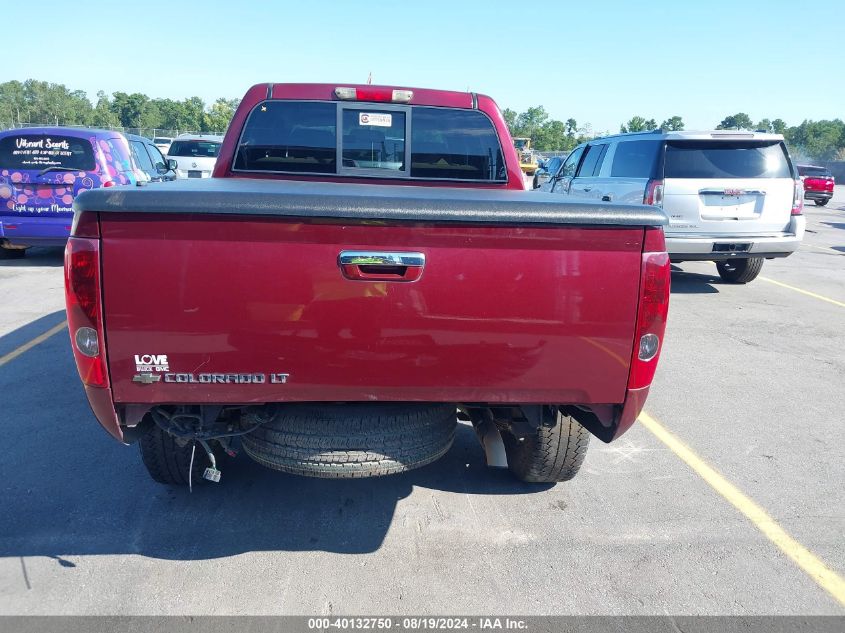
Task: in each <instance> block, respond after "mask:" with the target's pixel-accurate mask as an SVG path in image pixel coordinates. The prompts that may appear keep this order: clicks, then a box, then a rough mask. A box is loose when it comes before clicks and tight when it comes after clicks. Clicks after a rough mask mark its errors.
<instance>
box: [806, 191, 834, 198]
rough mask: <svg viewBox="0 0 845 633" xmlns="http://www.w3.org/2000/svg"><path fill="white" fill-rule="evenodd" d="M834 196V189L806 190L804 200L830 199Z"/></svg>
mask: <svg viewBox="0 0 845 633" xmlns="http://www.w3.org/2000/svg"><path fill="white" fill-rule="evenodd" d="M832 197H833V192H832V191H805V192H804V200H830V199H831V198H832Z"/></svg>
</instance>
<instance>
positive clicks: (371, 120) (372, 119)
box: [358, 112, 393, 127]
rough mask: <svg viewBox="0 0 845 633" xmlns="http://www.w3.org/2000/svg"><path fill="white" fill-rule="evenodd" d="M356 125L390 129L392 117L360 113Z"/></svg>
mask: <svg viewBox="0 0 845 633" xmlns="http://www.w3.org/2000/svg"><path fill="white" fill-rule="evenodd" d="M358 125H377V126H379V127H391V126H392V125H393V115H391V114H383V113H381V112H361V113H360V114H358Z"/></svg>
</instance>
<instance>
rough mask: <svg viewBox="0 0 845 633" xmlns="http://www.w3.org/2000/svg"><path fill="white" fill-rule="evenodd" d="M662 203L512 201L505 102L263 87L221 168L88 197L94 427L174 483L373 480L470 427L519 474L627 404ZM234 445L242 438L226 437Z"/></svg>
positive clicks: (656, 333) (566, 469) (626, 411)
mask: <svg viewBox="0 0 845 633" xmlns="http://www.w3.org/2000/svg"><path fill="white" fill-rule="evenodd" d="M665 222H666V218H665V216H664V214H663V212H662V211H661V210H660V209H659V208H657V207H651V206H643V205H612V206H611V205H607V204H591V203H586V204H583V203H574V202H569V201H568V200H566V199H562V198H561V197H560V196H555V195H551V194H545V193H536V192H528V191H524V189H523V180H522V174H521V171H520V168H519V160H518V158H517V155H516V153H515V150H514V148H513V143H512V142H511V139H510V136H509V133H508V129H507V127H506V125H505V122H504V120H503V118H502V115H501V113H500V111H499V109H498V107H497V106H496V104H495V103H494V102H493V101H492V100H491V99H490V98H489V97H486V96H483V95H478V94H473V93H458V92H445V91H436V90H421V89H405V88H395V87H379V86H369V85H367V86H334V85H316V84H313V85H312V84H262V85H257V86H254V87H253V88H251V89H250V90H249V91H248V92H247V94H246V96H245V97H244V99H243V101H242V102H241V105H240V107H239V108H238V110H237V112H236V113H235V116H234V118H233V120H232V123H231V125H230V127H229V130H228V132H227V133H226V137H225V140H224V141H223V146H222V148H221V151H220V154H219V158H218V161H217V164H216V166H215V169H214V174H213V177H212V178H210V179H204V180H196V181H191V180H185V181H181V182H177V183H169V184H167V185H162V186H157V185H152V186H148V187H145V188H118V187H116V188H112V189H109V190H93V191H90V192H86V193H84V194H82V195H80V196H79V197H78V198H77V199H76V202H75V218H74V224H73V231H72V237H71V238H70V240H69V242H68V246H67V250H66V257H65V280H66V295H67V311H68V324H69V329H70V335H71V344H72V348H73V353H74V356H75V360H76V364H77V367H78V369H79V374H80V376H81V378H82V382H83V383H84V386H85V391H86V393H87V396H88V400H89V402H90V404H91V407H92V409H93V411H94V414H95V415H96V417H97V419H98V420H99V422H100V424H102V426H103V427H104V428H105V429H106V430H107V431H108V432H109V433H111V434H112V435H113V436H114V437H115V438H116V439H118V440H120V441H122V442H124V443H127V444H129V443H132V442H135V441H137V442H138V443H139V444H140V448H141V456H142V459H143V462H144V464H145V465H146V467H147V468H148V470H149V472H150V474H151V475H152V477H153V478H154V479H155V480H157V481H160V482H163V483H170V484H188V485H190V484H191V482H192V481H193V480H198V479H200V478H205V479H211V480H219V477H220V470H219V468H218V465H219V462H220V459H221V457H222V456H223V455H224V454H226V453H228V454H230V455H232V454H233V453H234V452H235V446H236V444H239V445H240V446H241V447H242V448H243V450H244V451H245V452H246V453H247V454H248V455H249V456H250V457H252V458H253V459H255V460H256V461H258V462H259V463H261V464H264V465H266V466H269V467H270V468H275V469H278V470H282V471H285V472H290V473H297V474H302V475H311V476H319V477H364V476H372V475H381V474H389V473H395V472H401V471H404V470H408V469H410V468H415V467H418V466H422V465H424V464H428V463H430V462H432V461H434V460H436V459H437V458H438V457H440V456H441V455H443V454H444V453H445V452H446V451H447V450H448V449H449V447H450V445H451V443H452V439H453V437H454V434H455V431H456V427H457V424H458V421H460V420H462V421H465V422H471V423H472V425H473V426H474V427H475V430H476V432H477V433H478V435H479V438H480V439H481V442H482V445H483V447H484V450H485V454H486V457H487V461H488V464H490V465H496V466H505V465H506V466H507V467H508V468H509V469H510V470H511V471H512V472H513V473H514V474H515V475H516V477H518V478H520V479H521V480H524V481H533V482H553V481H564V480H567V479H569V478H571V477H572V476H574V475H575V473H576V472H577V471H578V468H579V467H580V465H581V462H582V461H583V459H584V454H585V451H586V448H587V441H588V438H589V434H590V433H592V434H593V435H596V436H598V437H599V438H600V439H601V440H604V441H608V442H609V441H611V440H613V439H614V438H616V437H618V436H619V435H621V434H622V433H624V432H625V430H626V429H628V428H629V427H630V426H631V424H632V423H633V422H634V421H635V419H636V418H637V416H638V415H639V413H640V411H641V409H642V406H643V403H644V401H645V398H646V395H647V393H648V390H649V385H650V383H651V381H652V378H653V376H654V371H655V366H656V364H657V360H658V356H659V352H660V347H661V341H662V339H663V332H664V327H665V321H666V314H667V308H668V301H669V281H670V279H669V260H668V257H667V254H666V252H665V245H664V239H663V225H664V224H665ZM236 438H238V439H236Z"/></svg>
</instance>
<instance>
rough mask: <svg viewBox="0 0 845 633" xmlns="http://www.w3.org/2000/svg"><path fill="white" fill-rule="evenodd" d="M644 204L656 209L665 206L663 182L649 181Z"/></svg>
mask: <svg viewBox="0 0 845 633" xmlns="http://www.w3.org/2000/svg"><path fill="white" fill-rule="evenodd" d="M643 204H649V205H652V206H655V207H662V206H663V181H662V180H649V181H648V184H647V185H646V188H645V195H644V196H643Z"/></svg>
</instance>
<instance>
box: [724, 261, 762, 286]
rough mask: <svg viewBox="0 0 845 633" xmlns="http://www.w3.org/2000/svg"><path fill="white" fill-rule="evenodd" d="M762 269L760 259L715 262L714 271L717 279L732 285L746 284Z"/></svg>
mask: <svg viewBox="0 0 845 633" xmlns="http://www.w3.org/2000/svg"><path fill="white" fill-rule="evenodd" d="M762 269H763V258H762V257H749V258H747V259H728V260H726V261H723V262H716V270H718V271H719V277H721V278H722V280H723V281H727V282H728V283H732V284H746V283H748V282H749V281H752V280H753V279H755V278H756V277H757V275H759V274H760V271H761V270H762Z"/></svg>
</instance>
